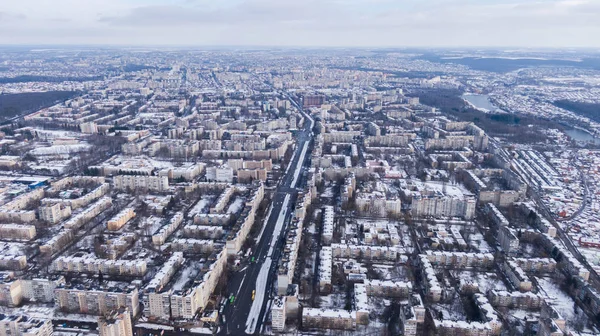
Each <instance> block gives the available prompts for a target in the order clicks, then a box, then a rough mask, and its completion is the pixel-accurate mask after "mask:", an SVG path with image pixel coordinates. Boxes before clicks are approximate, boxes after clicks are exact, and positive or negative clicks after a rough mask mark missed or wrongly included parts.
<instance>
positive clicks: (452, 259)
mask: <svg viewBox="0 0 600 336" xmlns="http://www.w3.org/2000/svg"><path fill="white" fill-rule="evenodd" d="M425 256H426V258H427V259H428V260H429V262H430V263H431V264H432V265H433V266H437V267H449V268H467V267H477V268H488V267H491V266H492V265H493V263H494V255H493V254H491V253H470V252H446V251H427V253H426V254H425Z"/></svg>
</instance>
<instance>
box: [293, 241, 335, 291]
mask: <svg viewBox="0 0 600 336" xmlns="http://www.w3.org/2000/svg"><path fill="white" fill-rule="evenodd" d="M319 253H320V264H319V288H320V290H321V291H328V290H329V289H330V288H331V276H332V271H333V270H332V269H333V264H332V263H333V251H332V248H331V247H328V246H323V247H322V248H321V252H319ZM286 288H287V286H286Z"/></svg>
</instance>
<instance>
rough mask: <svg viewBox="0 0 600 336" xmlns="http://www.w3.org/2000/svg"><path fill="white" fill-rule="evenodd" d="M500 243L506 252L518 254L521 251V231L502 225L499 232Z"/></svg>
mask: <svg viewBox="0 0 600 336" xmlns="http://www.w3.org/2000/svg"><path fill="white" fill-rule="evenodd" d="M498 243H499V244H500V247H502V250H503V251H504V253H506V254H507V255H509V256H512V255H516V254H517V252H519V233H518V232H517V231H516V230H515V229H512V228H510V227H508V226H502V227H500V230H499V232H498Z"/></svg>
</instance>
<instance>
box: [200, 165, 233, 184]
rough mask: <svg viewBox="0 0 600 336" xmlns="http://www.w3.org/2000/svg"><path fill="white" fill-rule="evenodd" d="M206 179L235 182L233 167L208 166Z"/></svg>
mask: <svg viewBox="0 0 600 336" xmlns="http://www.w3.org/2000/svg"><path fill="white" fill-rule="evenodd" d="M206 180H207V181H209V182H213V181H215V182H228V183H232V182H233V168H231V167H229V166H226V165H222V166H219V167H208V168H206Z"/></svg>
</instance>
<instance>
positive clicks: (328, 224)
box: [321, 205, 335, 245]
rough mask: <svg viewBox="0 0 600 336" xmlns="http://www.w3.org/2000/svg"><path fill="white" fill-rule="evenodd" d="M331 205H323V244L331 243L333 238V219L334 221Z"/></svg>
mask: <svg viewBox="0 0 600 336" xmlns="http://www.w3.org/2000/svg"><path fill="white" fill-rule="evenodd" d="M334 216H335V215H334V211H333V206H331V205H327V206H324V207H323V230H322V237H321V239H322V243H323V244H325V245H329V244H331V241H332V240H333V229H334V227H333V221H334V218H335V217H334Z"/></svg>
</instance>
